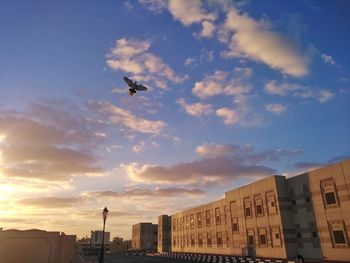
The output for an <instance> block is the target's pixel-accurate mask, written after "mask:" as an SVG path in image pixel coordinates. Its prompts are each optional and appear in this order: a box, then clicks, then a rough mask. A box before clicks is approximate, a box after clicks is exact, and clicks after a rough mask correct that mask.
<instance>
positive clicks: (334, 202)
mask: <svg viewBox="0 0 350 263" xmlns="http://www.w3.org/2000/svg"><path fill="white" fill-rule="evenodd" d="M320 184H321V192H322V196H323V203H324V206H325V208H331V207H337V206H339V202H338V197H337V190H336V186H335V183H334V181H333V178H329V179H326V180H323V181H321V183H320Z"/></svg>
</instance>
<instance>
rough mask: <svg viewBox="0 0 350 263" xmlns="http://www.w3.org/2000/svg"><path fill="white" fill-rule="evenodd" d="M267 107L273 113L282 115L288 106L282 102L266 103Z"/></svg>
mask: <svg viewBox="0 0 350 263" xmlns="http://www.w3.org/2000/svg"><path fill="white" fill-rule="evenodd" d="M265 109H266V110H267V111H269V112H271V113H273V114H276V115H280V114H282V113H283V112H285V111H286V109H287V107H286V106H284V105H281V104H266V105H265Z"/></svg>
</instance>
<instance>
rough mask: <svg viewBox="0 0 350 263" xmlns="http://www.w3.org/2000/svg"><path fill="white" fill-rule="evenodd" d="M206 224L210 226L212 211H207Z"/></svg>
mask: <svg viewBox="0 0 350 263" xmlns="http://www.w3.org/2000/svg"><path fill="white" fill-rule="evenodd" d="M205 224H206V225H207V226H210V210H207V211H205Z"/></svg>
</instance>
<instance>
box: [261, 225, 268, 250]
mask: <svg viewBox="0 0 350 263" xmlns="http://www.w3.org/2000/svg"><path fill="white" fill-rule="evenodd" d="M259 245H260V246H262V247H266V246H267V240H266V229H265V228H259Z"/></svg>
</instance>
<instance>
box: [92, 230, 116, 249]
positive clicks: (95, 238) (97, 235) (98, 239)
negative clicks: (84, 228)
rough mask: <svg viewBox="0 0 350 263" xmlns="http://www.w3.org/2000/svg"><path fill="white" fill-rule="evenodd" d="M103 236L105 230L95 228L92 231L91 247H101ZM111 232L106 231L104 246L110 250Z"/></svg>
mask: <svg viewBox="0 0 350 263" xmlns="http://www.w3.org/2000/svg"><path fill="white" fill-rule="evenodd" d="M102 236H103V231H101V230H95V231H91V238H90V242H91V249H100V248H101V246H102ZM110 236H111V233H110V232H105V234H104V246H105V249H106V250H107V251H108V250H109V243H110V242H109V240H110Z"/></svg>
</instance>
